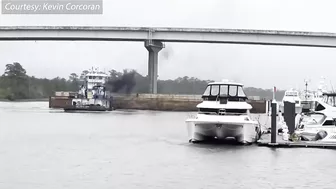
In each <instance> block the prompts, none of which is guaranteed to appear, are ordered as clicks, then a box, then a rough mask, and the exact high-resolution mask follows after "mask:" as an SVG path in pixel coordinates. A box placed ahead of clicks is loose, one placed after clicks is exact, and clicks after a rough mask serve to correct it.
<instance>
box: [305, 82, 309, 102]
mask: <svg viewBox="0 0 336 189" xmlns="http://www.w3.org/2000/svg"><path fill="white" fill-rule="evenodd" d="M304 83H305V86H306V90H305V100H307V98H308V83H310V79H305V80H304Z"/></svg>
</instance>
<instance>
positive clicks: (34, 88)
mask: <svg viewBox="0 0 336 189" xmlns="http://www.w3.org/2000/svg"><path fill="white" fill-rule="evenodd" d="M87 73H88V70H84V71H82V73H80V74H76V73H71V74H70V75H69V78H67V79H66V78H61V77H56V78H53V79H47V78H36V77H34V76H29V75H28V74H27V71H26V70H25V69H24V68H23V66H22V65H21V64H20V63H18V62H14V63H12V64H7V65H6V66H5V71H4V73H3V75H2V76H0V99H8V100H17V99H39V98H48V97H49V96H53V95H54V94H55V91H78V90H79V86H80V85H82V84H83V83H82V80H83V78H84V76H85V75H86V74H87ZM108 74H109V79H108V82H107V89H108V90H110V91H112V92H115V93H148V90H149V87H148V83H149V82H148V81H149V80H148V78H147V77H146V76H143V75H141V74H139V73H138V72H137V71H135V70H123V71H122V72H119V71H116V70H110V71H109V73H108ZM209 82H211V80H200V79H198V78H195V77H188V76H184V77H179V78H176V79H174V80H171V79H169V80H158V93H161V94H203V92H204V90H205V87H206V86H207V84H208V83H209ZM245 93H246V95H248V96H260V97H261V98H264V99H271V98H272V95H273V91H272V90H271V89H269V90H264V89H260V88H253V87H245ZM283 95H284V91H277V93H276V97H277V100H281V99H282V97H283Z"/></svg>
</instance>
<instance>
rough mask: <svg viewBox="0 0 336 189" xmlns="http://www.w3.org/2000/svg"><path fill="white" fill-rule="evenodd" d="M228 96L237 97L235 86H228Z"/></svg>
mask: <svg viewBox="0 0 336 189" xmlns="http://www.w3.org/2000/svg"><path fill="white" fill-rule="evenodd" d="M229 95H230V96H237V86H236V85H230V88H229Z"/></svg>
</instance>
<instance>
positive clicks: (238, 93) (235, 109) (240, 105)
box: [186, 81, 260, 143]
mask: <svg viewBox="0 0 336 189" xmlns="http://www.w3.org/2000/svg"><path fill="white" fill-rule="evenodd" d="M202 99H203V102H202V103H200V104H198V105H197V108H198V110H199V111H198V113H197V115H196V117H194V118H190V119H187V120H186V124H187V130H188V137H189V141H190V142H197V141H205V140H208V139H210V140H211V139H227V138H229V137H230V138H235V139H236V140H237V141H238V142H239V143H252V142H255V141H256V140H258V138H259V137H260V124H259V122H258V121H255V120H252V118H251V117H250V110H251V109H252V106H251V105H250V104H248V103H247V102H246V100H247V97H246V95H245V93H244V91H243V85H242V84H240V83H235V82H229V81H222V82H213V83H209V84H208V86H207V88H206V90H205V92H204V94H203V95H202Z"/></svg>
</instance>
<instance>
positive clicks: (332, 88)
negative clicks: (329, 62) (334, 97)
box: [330, 80, 335, 93]
mask: <svg viewBox="0 0 336 189" xmlns="http://www.w3.org/2000/svg"><path fill="white" fill-rule="evenodd" d="M330 85H331V90H332V92H333V93H334V92H335V91H334V86H333V84H332V83H331V80H330Z"/></svg>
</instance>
